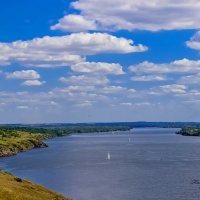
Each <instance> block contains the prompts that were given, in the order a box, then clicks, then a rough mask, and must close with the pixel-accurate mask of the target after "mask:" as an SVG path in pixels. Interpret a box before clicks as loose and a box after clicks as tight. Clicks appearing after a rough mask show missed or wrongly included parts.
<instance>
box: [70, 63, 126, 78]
mask: <svg viewBox="0 0 200 200" xmlns="http://www.w3.org/2000/svg"><path fill="white" fill-rule="evenodd" d="M71 69H72V70H73V71H76V72H83V73H102V74H113V75H121V74H124V71H123V67H122V66H121V65H120V64H118V63H103V62H82V63H78V64H75V65H73V66H71Z"/></svg>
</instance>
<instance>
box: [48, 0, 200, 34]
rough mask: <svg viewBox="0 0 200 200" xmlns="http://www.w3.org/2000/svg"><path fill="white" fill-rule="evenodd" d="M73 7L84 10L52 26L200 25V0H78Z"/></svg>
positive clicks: (129, 27)
mask: <svg viewBox="0 0 200 200" xmlns="http://www.w3.org/2000/svg"><path fill="white" fill-rule="evenodd" d="M71 7H72V8H73V9H75V10H76V12H78V13H80V14H69V15H65V16H64V17H63V18H61V19H59V21H58V23H57V24H55V25H53V26H52V27H51V29H53V30H62V31H69V32H73V31H75V32H77V31H84V30H101V31H102V30H104V31H108V30H109V31H118V30H129V31H132V30H148V31H159V30H179V29H198V28H200V25H199V21H200V12H199V10H200V3H199V1H198V0H177V1H172V0H151V1H148V2H147V1H146V0H134V1H133V0H110V1H108V0H101V1H99V0H92V1H91V0H78V1H75V2H72V3H71ZM158 16H159V17H158ZM84 25H85V26H84Z"/></svg>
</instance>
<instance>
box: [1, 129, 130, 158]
mask: <svg viewBox="0 0 200 200" xmlns="http://www.w3.org/2000/svg"><path fill="white" fill-rule="evenodd" d="M127 130H130V128H129V127H118V126H116V127H109V126H105V127H103V126H100V127H98V126H91V127H89V126H80V127H76V126H72V127H64V128H59V127H57V128H33V127H0V157H7V156H13V155H16V154H17V153H20V152H24V151H27V150H31V149H34V148H45V147H48V145H47V144H45V143H44V142H43V140H46V139H52V138H54V137H61V136H67V135H70V134H73V133H93V132H109V131H127Z"/></svg>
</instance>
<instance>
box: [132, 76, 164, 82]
mask: <svg viewBox="0 0 200 200" xmlns="http://www.w3.org/2000/svg"><path fill="white" fill-rule="evenodd" d="M166 79H167V78H166V77H165V76H157V75H145V76H133V77H131V80H132V81H164V80H166Z"/></svg>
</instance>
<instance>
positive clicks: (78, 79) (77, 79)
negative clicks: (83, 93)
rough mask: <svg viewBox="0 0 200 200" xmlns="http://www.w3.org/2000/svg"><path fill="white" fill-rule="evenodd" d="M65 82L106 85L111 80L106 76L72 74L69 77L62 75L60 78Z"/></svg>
mask: <svg viewBox="0 0 200 200" xmlns="http://www.w3.org/2000/svg"><path fill="white" fill-rule="evenodd" d="M59 80H60V81H61V82H63V83H71V84H75V85H105V84H107V83H109V80H108V79H107V78H106V77H105V76H86V75H80V76H70V77H68V78H65V77H61V78H60V79H59Z"/></svg>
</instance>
